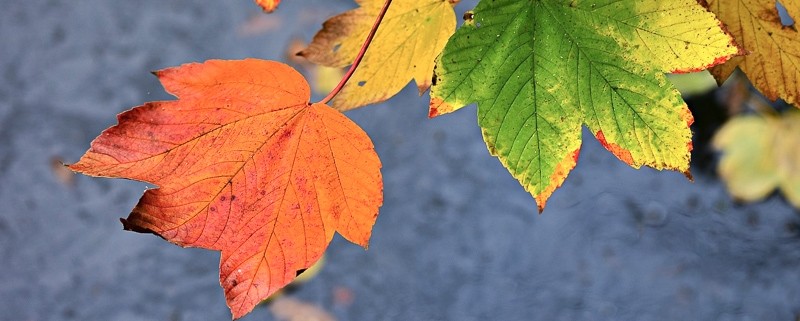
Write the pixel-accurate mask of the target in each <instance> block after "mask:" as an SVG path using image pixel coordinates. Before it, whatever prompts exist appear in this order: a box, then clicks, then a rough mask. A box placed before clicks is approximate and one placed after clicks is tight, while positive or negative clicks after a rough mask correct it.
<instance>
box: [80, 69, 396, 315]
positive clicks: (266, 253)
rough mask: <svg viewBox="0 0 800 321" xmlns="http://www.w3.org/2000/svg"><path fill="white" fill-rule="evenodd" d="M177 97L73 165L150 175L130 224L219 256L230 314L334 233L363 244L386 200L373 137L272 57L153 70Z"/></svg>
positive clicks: (110, 132) (126, 123)
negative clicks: (315, 98) (315, 97)
mask: <svg viewBox="0 0 800 321" xmlns="http://www.w3.org/2000/svg"><path fill="white" fill-rule="evenodd" d="M156 75H157V76H158V78H159V79H160V81H161V83H162V84H163V85H164V88H165V89H166V90H167V91H168V92H170V93H172V94H174V95H176V96H177V97H178V98H179V99H178V100H174V101H160V102H150V103H146V104H144V105H143V106H139V107H136V108H133V109H131V110H129V111H126V112H124V113H122V114H120V115H119V116H118V120H119V124H118V125H116V126H113V127H111V128H109V129H107V130H105V131H104V132H103V133H102V134H100V136H99V137H97V139H95V140H94V141H93V142H92V145H91V148H90V149H89V150H88V151H87V152H86V154H85V155H83V157H82V158H81V159H80V161H79V162H78V163H76V164H73V165H70V166H69V168H70V169H72V170H75V171H78V172H81V173H84V174H88V175H93V176H104V177H118V178H129V179H134V180H139V181H144V182H149V183H152V184H155V185H157V186H158V188H157V189H149V190H147V191H145V193H144V195H143V196H142V198H141V199H140V200H139V203H138V204H137V205H136V207H135V208H134V209H133V210H132V212H131V214H130V216H129V217H128V218H127V219H123V220H122V222H123V225H124V227H125V228H126V229H129V230H133V231H137V232H150V233H154V234H157V235H159V236H161V237H163V238H164V239H166V240H168V241H170V242H173V243H175V244H178V245H180V246H183V247H201V248H206V249H212V250H219V251H221V252H222V255H221V256H222V257H221V262H220V283H221V285H222V287H223V288H224V290H225V297H226V299H227V301H228V306H229V307H230V309H231V312H232V313H233V316H234V318H239V317H241V316H243V315H245V314H247V313H248V312H249V311H251V310H252V309H253V307H254V306H255V305H256V304H257V303H259V302H260V301H261V300H263V299H265V298H266V297H268V296H269V295H271V294H272V293H274V292H275V291H277V290H279V289H280V288H282V287H283V286H285V285H286V284H288V283H289V282H290V281H292V279H294V278H295V276H296V274H297V273H298V271H302V270H304V269H306V268H308V267H309V266H311V265H312V264H314V262H316V261H317V260H318V259H319V258H320V257H321V255H322V254H323V252H324V251H325V248H326V247H327V246H328V243H329V242H330V240H331V238H332V237H333V234H334V232H335V231H338V232H339V233H340V234H341V235H342V236H344V237H345V238H346V239H348V240H350V241H351V242H354V243H357V244H359V245H361V246H364V247H366V246H367V243H368V241H369V237H370V234H371V230H372V226H373V224H374V223H375V219H376V218H377V215H378V207H380V205H381V203H382V201H383V196H382V189H383V185H382V182H381V173H380V167H381V164H380V160H379V159H378V156H377V154H376V153H375V150H374V147H373V145H372V142H371V141H370V139H369V137H368V136H367V135H366V133H364V131H363V130H361V128H359V127H358V126H357V125H356V124H355V123H353V122H352V121H350V120H349V119H348V118H347V117H345V116H344V115H343V114H341V113H340V112H338V111H336V110H334V109H332V108H330V107H328V106H327V105H324V104H310V103H309V102H308V101H309V98H310V89H309V86H308V83H307V82H306V81H305V79H304V78H303V77H302V76H301V75H300V74H299V73H297V71H295V70H294V69H292V68H291V67H289V66H287V65H284V64H282V63H278V62H274V61H264V60H257V59H247V60H240V61H228V60H210V61H207V62H205V63H193V64H186V65H183V66H180V67H175V68H169V69H165V70H161V71H158V72H156Z"/></svg>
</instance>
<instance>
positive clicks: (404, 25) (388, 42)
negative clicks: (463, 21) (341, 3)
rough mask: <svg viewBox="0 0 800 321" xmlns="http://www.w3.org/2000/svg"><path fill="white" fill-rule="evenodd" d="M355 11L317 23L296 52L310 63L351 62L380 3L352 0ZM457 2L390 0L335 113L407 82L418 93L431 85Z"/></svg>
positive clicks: (383, 95)
mask: <svg viewBox="0 0 800 321" xmlns="http://www.w3.org/2000/svg"><path fill="white" fill-rule="evenodd" d="M356 2H358V4H359V5H360V6H361V7H360V8H357V9H354V10H350V11H347V12H345V13H343V14H340V15H338V16H335V17H333V18H331V19H329V20H328V21H325V23H324V24H323V28H322V30H320V31H319V32H318V33H317V34H316V35H315V36H314V40H313V41H312V42H311V44H309V46H308V48H306V49H305V50H303V51H302V52H300V53H299V54H300V55H301V56H303V57H306V58H308V59H309V60H311V61H312V62H314V63H317V64H322V65H325V66H329V67H344V66H347V65H349V64H351V63H352V62H353V59H355V57H356V55H357V54H358V51H359V49H360V48H361V44H362V42H363V41H364V39H365V38H366V36H367V34H368V33H369V30H370V27H371V26H372V23H373V22H374V21H375V18H376V16H377V15H378V12H379V11H380V10H381V7H382V5H383V3H384V1H383V0H357V1H356ZM456 3H458V0H395V1H394V2H392V5H391V6H390V7H389V10H388V11H387V12H386V16H385V17H384V19H383V23H382V24H381V26H380V28H378V31H377V33H376V34H375V38H374V39H373V41H372V43H371V44H370V47H369V50H367V53H366V55H365V56H364V60H363V61H362V62H361V65H359V67H358V69H357V70H356V71H355V73H354V74H353V77H352V78H351V79H350V81H349V82H348V83H347V85H346V86H345V87H344V89H343V90H342V91H341V92H340V93H339V94H338V95H337V96H336V98H335V99H334V100H333V102H332V104H331V105H332V106H333V107H334V108H336V109H339V110H341V111H345V110H350V109H353V108H357V107H361V106H365V105H368V104H372V103H376V102H381V101H384V100H386V99H389V98H390V97H392V96H394V95H395V94H397V93H398V92H399V91H400V90H401V89H403V87H405V86H406V84H408V82H409V81H410V80H412V79H413V80H414V81H415V82H416V84H417V88H418V89H419V92H420V94H422V93H423V92H425V91H426V90H427V89H428V88H429V87H430V85H431V78H432V75H433V65H434V58H436V56H437V55H439V53H440V52H441V51H442V49H443V48H444V45H445V43H447V39H448V38H450V35H452V34H453V32H454V31H455V27H456V18H455V11H454V10H453V6H454V5H455V4H456Z"/></svg>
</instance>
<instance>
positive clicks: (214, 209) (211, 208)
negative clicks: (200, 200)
mask: <svg viewBox="0 0 800 321" xmlns="http://www.w3.org/2000/svg"><path fill="white" fill-rule="evenodd" d="M208 209H209V210H210V211H212V212H216V211H217V208H216V207H213V206H212V207H209V208H208Z"/></svg>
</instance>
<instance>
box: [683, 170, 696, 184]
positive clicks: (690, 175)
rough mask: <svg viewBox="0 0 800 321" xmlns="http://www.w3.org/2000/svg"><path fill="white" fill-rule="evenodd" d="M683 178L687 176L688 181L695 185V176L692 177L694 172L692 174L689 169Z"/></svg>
mask: <svg viewBox="0 0 800 321" xmlns="http://www.w3.org/2000/svg"><path fill="white" fill-rule="evenodd" d="M683 176H686V179H688V180H689V181H690V182H692V183H694V176H692V172H690V171H689V170H688V169H687V170H686V171H685V172H683Z"/></svg>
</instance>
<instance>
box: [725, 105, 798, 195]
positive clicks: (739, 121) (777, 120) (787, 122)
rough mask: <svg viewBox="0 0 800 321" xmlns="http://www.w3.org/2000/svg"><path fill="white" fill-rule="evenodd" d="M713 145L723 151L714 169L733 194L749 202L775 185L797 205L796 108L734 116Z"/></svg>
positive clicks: (767, 193)
mask: <svg viewBox="0 0 800 321" xmlns="http://www.w3.org/2000/svg"><path fill="white" fill-rule="evenodd" d="M714 146H715V148H717V149H719V150H722V152H723V156H722V160H721V161H720V163H719V168H718V170H719V174H720V176H721V177H722V179H723V180H724V181H725V183H726V184H727V186H728V190H730V193H731V194H732V195H733V196H734V197H736V198H739V199H741V200H743V201H747V202H753V201H757V200H760V199H763V198H764V197H766V196H768V195H769V194H770V193H772V191H774V190H775V189H776V188H778V189H780V191H781V192H782V193H783V195H784V196H786V198H787V199H788V200H789V202H790V203H791V204H792V205H793V206H795V207H797V208H800V149H798V148H797V146H800V112H798V111H794V110H792V111H789V112H786V113H784V114H783V115H782V116H780V117H777V116H755V115H749V116H740V117H737V118H734V119H732V120H730V121H729V122H728V123H726V124H725V125H724V126H723V127H722V129H720V131H719V132H718V133H717V135H716V136H715V137H714Z"/></svg>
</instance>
